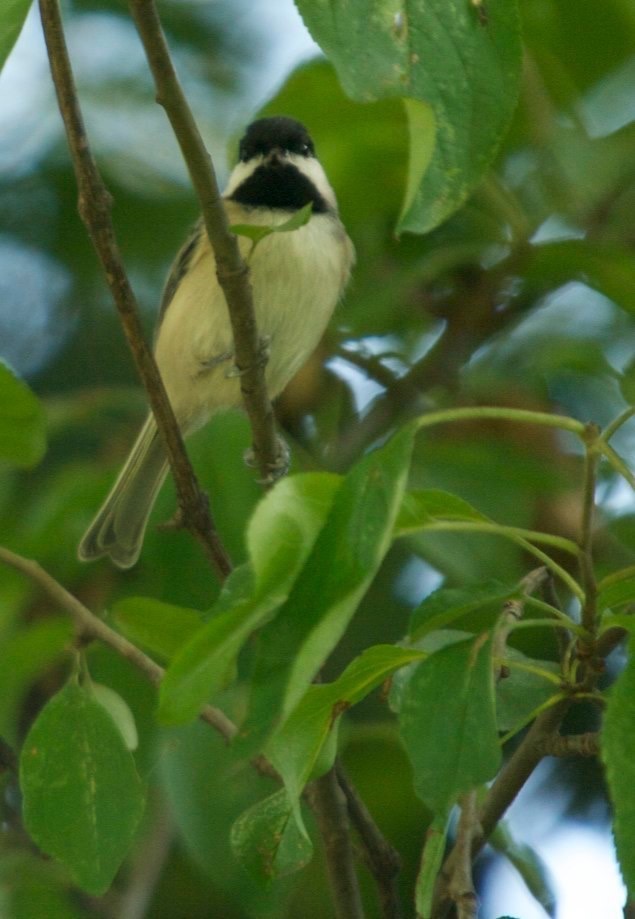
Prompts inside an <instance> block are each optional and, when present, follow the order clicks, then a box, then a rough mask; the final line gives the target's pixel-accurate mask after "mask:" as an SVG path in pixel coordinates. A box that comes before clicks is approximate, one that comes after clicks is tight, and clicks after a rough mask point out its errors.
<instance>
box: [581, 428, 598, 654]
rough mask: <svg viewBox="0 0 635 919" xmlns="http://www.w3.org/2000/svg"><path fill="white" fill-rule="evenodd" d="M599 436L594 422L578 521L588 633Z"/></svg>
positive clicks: (593, 621)
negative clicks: (597, 442) (579, 520)
mask: <svg viewBox="0 0 635 919" xmlns="http://www.w3.org/2000/svg"><path fill="white" fill-rule="evenodd" d="M599 435H600V432H599V429H598V428H597V427H596V426H595V425H591V424H589V425H588V426H587V438H586V451H585V454H584V485H583V497H582V520H581V523H580V549H581V552H580V556H579V564H580V575H581V580H582V586H583V588H584V595H585V600H584V603H583V604H582V625H583V626H584V628H585V629H586V631H587V632H588V633H589V635H591V636H595V634H596V632H597V624H598V623H597V594H598V588H597V581H596V579H595V571H594V569H593V514H594V511H595V487H596V482H597V468H598V460H599V453H598V450H597V447H596V441H597V440H598V438H599Z"/></svg>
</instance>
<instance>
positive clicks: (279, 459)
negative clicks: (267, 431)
mask: <svg viewBox="0 0 635 919" xmlns="http://www.w3.org/2000/svg"><path fill="white" fill-rule="evenodd" d="M276 440H277V444H278V453H277V456H276V459H275V460H274V462H273V463H269V464H268V466H267V472H266V474H265V476H264V477H263V478H262V479H259V484H260V485H273V484H274V483H275V482H277V481H278V479H281V478H282V477H283V476H285V475H286V474H287V472H288V471H289V466H290V464H291V459H290V457H291V454H290V452H289V448H288V446H287V445H286V443H285V442H284V440H283V439H282V438H281V437H276ZM244 460H245V463H246V465H247V466H249V467H250V468H251V469H259V468H260V463H259V462H258V459H257V457H256V454H255V452H254V450H253V448H252V447H250V448H249V449H248V450H245V453H244Z"/></svg>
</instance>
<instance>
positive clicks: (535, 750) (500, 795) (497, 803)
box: [432, 699, 571, 919]
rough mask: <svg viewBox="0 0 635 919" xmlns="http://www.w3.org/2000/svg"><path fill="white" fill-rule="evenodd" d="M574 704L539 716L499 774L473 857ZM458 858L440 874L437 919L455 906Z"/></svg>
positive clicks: (483, 809)
mask: <svg viewBox="0 0 635 919" xmlns="http://www.w3.org/2000/svg"><path fill="white" fill-rule="evenodd" d="M570 705H571V702H570V700H568V699H565V700H563V701H561V702H558V703H556V705H553V706H552V707H551V708H550V709H548V710H547V711H545V712H543V713H542V714H541V715H539V716H538V718H536V720H535V721H534V723H533V724H532V726H531V728H530V729H529V731H528V732H527V734H526V735H525V737H524V738H523V740H522V742H521V743H520V745H519V746H518V747H517V748H516V750H515V751H514V753H513V754H512V755H511V756H510V758H509V760H508V761H507V762H506V763H505V765H504V766H503V768H502V769H501V771H500V772H499V774H498V777H497V778H496V781H495V782H494V784H493V785H492V787H491V788H490V790H489V792H488V794H487V797H486V799H485V801H484V803H483V806H482V807H481V810H480V812H479V815H478V823H479V831H478V833H477V834H476V836H475V837H474V839H473V842H472V858H474V857H475V856H476V855H477V854H478V853H479V852H480V851H481V849H482V848H483V846H484V845H485V843H486V842H487V840H488V838H489V836H490V835H491V833H492V832H493V830H494V828H495V826H496V824H497V823H498V821H499V820H500V819H501V817H502V816H503V814H504V813H505V811H506V810H507V808H508V807H509V806H510V804H511V803H512V802H513V801H514V799H515V798H516V796H517V794H518V793H519V791H520V790H521V788H522V787H523V785H524V784H525V782H526V781H527V779H528V778H529V776H530V775H531V774H532V772H533V771H534V769H535V768H536V766H537V765H538V763H539V762H540V761H541V759H542V758H543V753H542V751H541V745H542V744H543V743H544V742H545V741H546V740H547V739H548V738H550V737H552V736H554V735H555V734H556V733H557V731H558V728H559V727H560V724H561V722H562V719H563V718H564V716H565V714H566V712H567V710H568V709H569V707H570ZM456 859H457V855H456V848H455V849H453V850H452V851H451V852H450V854H449V855H448V857H447V858H446V860H445V863H444V865H443V868H442V869H441V872H440V873H439V878H438V880H437V888H436V891H435V898H434V905H433V909H432V916H433V917H434V919H442V917H444V916H447V915H448V910H449V909H450V907H451V905H452V900H451V898H450V896H449V892H448V884H449V881H450V879H451V877H452V872H453V870H454V864H455V861H456Z"/></svg>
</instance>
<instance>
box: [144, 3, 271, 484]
mask: <svg viewBox="0 0 635 919" xmlns="http://www.w3.org/2000/svg"><path fill="white" fill-rule="evenodd" d="M130 10H131V13H132V17H133V19H134V21H135V23H136V26H137V30H138V32H139V35H140V37H141V41H142V42H143V47H144V48H145V52H146V57H147V59H148V64H149V66H150V70H151V71H152V76H153V78H154V83H155V86H156V89H157V101H158V102H159V103H160V104H161V105H162V106H163V108H164V109H165V112H166V114H167V116H168V118H169V120H170V124H171V125H172V130H173V131H174V134H175V137H176V139H177V141H178V144H179V146H180V148H181V153H182V154H183V159H184V160H185V163H186V165H187V168H188V170H189V173H190V177H191V179H192V184H193V186H194V189H195V191H196V194H197V197H198V199H199V203H200V206H201V211H202V215H203V222H204V223H205V229H206V231H207V235H208V237H209V241H210V243H211V246H212V249H213V250H214V257H215V259H216V274H217V277H218V281H219V283H220V286H221V287H222V289H223V293H224V294H225V299H226V301H227V307H228V309H229V318H230V321H231V326H232V333H233V337H234V354H235V362H236V366H237V368H238V370H239V371H240V387H241V391H242V395H243V401H244V403H245V408H246V410H247V414H248V416H249V421H250V422H251V428H252V435H253V450H254V456H255V460H256V464H257V466H258V468H259V469H260V472H261V474H262V478H263V481H265V482H270V481H271V480H272V473H273V472H274V471H275V470H276V469H278V468H279V459H280V444H279V441H278V438H277V436H276V429H275V421H274V417H273V409H272V407H271V402H270V400H269V396H268V394H267V388H266V385H265V373H264V363H263V360H262V345H261V342H260V341H259V338H258V329H257V327H256V319H255V314H254V307H253V299H252V293H251V285H250V283H249V271H248V268H247V265H246V264H245V262H244V260H243V259H242V257H241V255H240V250H239V248H238V240H237V238H236V236H234V234H233V233H231V232H230V230H229V225H228V222H227V215H226V214H225V209H224V207H223V203H222V199H221V195H220V191H219V189H218V183H217V181H216V175H215V173H214V167H213V164H212V161H211V158H210V156H209V153H208V152H207V150H206V148H205V144H204V143H203V139H202V137H201V135H200V133H199V130H198V128H197V126H196V123H195V121H194V118H193V117H192V113H191V111H190V108H189V106H188V103H187V100H186V98H185V95H184V94H183V90H182V89H181V86H180V84H179V81H178V77H177V75H176V72H175V70H174V66H173V64H172V60H171V58H170V53H169V50H168V46H167V43H166V40H165V35H164V33H163V29H162V27H161V21H160V19H159V15H158V12H157V9H156V6H155V4H154V0H130Z"/></svg>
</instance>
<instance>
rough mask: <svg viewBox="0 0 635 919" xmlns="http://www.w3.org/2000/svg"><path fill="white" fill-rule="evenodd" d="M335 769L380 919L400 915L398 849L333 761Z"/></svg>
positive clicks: (399, 859)
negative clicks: (374, 888) (374, 887)
mask: <svg viewBox="0 0 635 919" xmlns="http://www.w3.org/2000/svg"><path fill="white" fill-rule="evenodd" d="M336 771H337V780H338V782H339V784H340V788H341V789H342V791H343V792H344V796H345V798H346V804H347V807H348V815H349V817H350V820H351V823H352V825H353V827H354V828H355V830H356V832H357V835H358V836H359V838H360V840H361V843H362V845H363V854H364V860H365V862H366V864H367V866H368V869H369V871H370V872H371V874H372V875H373V878H374V879H375V883H376V885H377V893H378V895H379V903H380V908H381V915H382V919H400V917H401V915H402V910H401V903H400V899H399V889H398V886H397V878H398V876H399V871H400V870H401V858H400V856H399V853H398V852H397V850H396V849H395V848H394V847H393V846H392V845H391V844H390V843H389V842H388V840H387V839H386V838H385V837H384V836H383V834H382V833H381V831H380V830H379V827H378V826H377V824H376V823H375V821H374V820H373V818H372V815H371V813H370V811H369V810H368V808H367V807H366V805H365V804H364V802H363V801H362V799H361V798H360V796H359V794H358V792H357V789H356V788H355V787H354V786H353V785H352V783H351V782H350V781H349V779H348V776H347V775H346V773H345V772H344V769H343V768H342V765H341V764H340V763H336Z"/></svg>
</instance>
